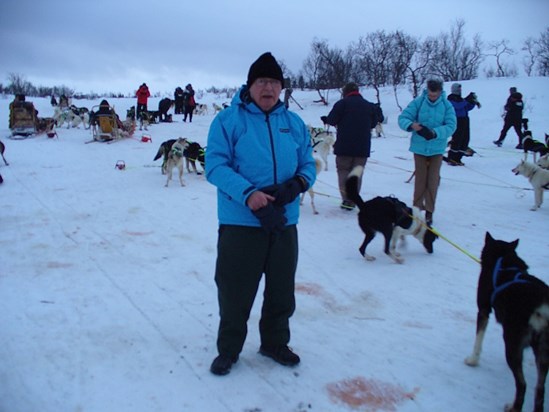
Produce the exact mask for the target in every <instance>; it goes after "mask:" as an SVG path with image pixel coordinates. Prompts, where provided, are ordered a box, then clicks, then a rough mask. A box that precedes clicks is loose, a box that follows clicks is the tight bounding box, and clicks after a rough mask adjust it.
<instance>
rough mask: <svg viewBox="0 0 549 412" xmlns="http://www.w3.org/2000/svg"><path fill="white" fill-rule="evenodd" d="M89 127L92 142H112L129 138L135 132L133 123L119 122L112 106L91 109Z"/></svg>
mask: <svg viewBox="0 0 549 412" xmlns="http://www.w3.org/2000/svg"><path fill="white" fill-rule="evenodd" d="M90 125H91V129H92V136H93V139H92V141H93V142H113V141H116V140H120V139H122V138H125V137H129V136H131V135H132V134H133V132H134V130H135V123H134V122H131V121H129V122H126V123H122V122H120V120H119V119H118V116H117V115H116V112H115V111H114V107H112V106H94V107H92V110H91V113H90ZM121 125H123V126H125V127H126V128H127V130H124V129H123V128H122V127H120V126H121ZM86 143H89V142H86Z"/></svg>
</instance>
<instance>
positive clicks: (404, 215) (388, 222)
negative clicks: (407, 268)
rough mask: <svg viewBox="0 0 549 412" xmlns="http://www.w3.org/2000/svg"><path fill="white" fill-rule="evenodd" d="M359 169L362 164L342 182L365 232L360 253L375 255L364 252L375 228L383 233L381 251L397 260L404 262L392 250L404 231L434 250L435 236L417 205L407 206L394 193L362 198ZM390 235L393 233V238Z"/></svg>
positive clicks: (429, 250) (430, 250)
mask: <svg viewBox="0 0 549 412" xmlns="http://www.w3.org/2000/svg"><path fill="white" fill-rule="evenodd" d="M362 169H363V167H362V166H356V167H355V168H354V169H353V170H352V171H351V173H350V174H349V177H348V178H347V181H346V183H345V190H346V192H347V196H348V197H349V199H351V200H352V201H353V202H354V203H355V204H356V205H357V206H358V208H359V213H358V225H359V226H360V228H361V229H362V231H363V232H364V234H365V235H366V236H365V238H364V242H362V245H361V246H360V248H359V249H358V250H359V251H360V254H361V255H362V256H364V257H365V258H366V260H370V261H372V260H375V257H373V256H370V255H368V254H367V253H366V247H367V246H368V244H369V243H370V242H371V241H372V239H373V238H374V236H375V234H376V232H380V233H381V234H383V236H384V237H385V248H384V252H385V254H386V255H387V256H389V257H390V258H391V259H393V260H394V261H395V262H396V263H403V262H404V259H403V258H402V257H401V256H400V255H399V254H397V253H395V248H396V241H397V240H398V238H399V237H401V236H403V235H413V236H414V237H416V238H417V239H418V240H419V241H420V242H421V243H422V244H423V246H424V247H425V250H427V252H428V253H433V243H434V241H435V240H436V239H437V237H438V236H437V235H435V234H434V233H433V232H432V231H431V230H429V229H430V228H429V226H428V225H427V224H426V223H425V218H424V216H422V215H421V213H420V211H419V209H417V208H415V209H413V208H410V207H408V206H407V205H406V204H405V203H404V202H401V201H400V200H398V199H397V198H396V197H381V196H377V197H375V198H373V199H371V200H368V201H367V202H364V201H363V200H362V198H361V197H360V194H359V193H358V179H359V177H360V176H362ZM393 237H395V239H394V242H393ZM391 245H392V246H391Z"/></svg>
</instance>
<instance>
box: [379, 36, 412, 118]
mask: <svg viewBox="0 0 549 412" xmlns="http://www.w3.org/2000/svg"><path fill="white" fill-rule="evenodd" d="M391 37H392V39H391V41H392V43H393V46H392V52H391V55H390V57H389V69H390V72H389V76H390V82H391V85H392V86H393V93H394V96H395V101H396V104H397V107H398V108H399V110H400V111H402V107H401V106H400V103H399V101H398V93H397V92H398V86H400V85H401V84H405V83H406V76H407V74H408V73H409V74H410V75H412V76H413V75H414V71H413V69H412V68H411V64H412V60H413V58H414V55H416V53H417V52H418V49H419V42H418V40H417V39H416V38H414V37H412V36H409V35H407V34H405V33H403V32H401V31H400V30H397V31H396V32H395V33H393V34H392V36H391ZM379 103H381V102H379Z"/></svg>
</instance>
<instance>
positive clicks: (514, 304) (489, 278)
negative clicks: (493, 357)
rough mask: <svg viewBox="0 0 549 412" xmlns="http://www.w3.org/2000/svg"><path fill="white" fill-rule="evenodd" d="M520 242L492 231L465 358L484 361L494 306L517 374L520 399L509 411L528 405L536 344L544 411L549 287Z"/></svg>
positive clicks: (538, 410) (538, 411)
mask: <svg viewBox="0 0 549 412" xmlns="http://www.w3.org/2000/svg"><path fill="white" fill-rule="evenodd" d="M518 242H519V241H518V239H517V240H515V241H513V242H505V241H503V240H496V239H494V238H493V237H492V236H491V235H490V233H488V232H486V238H485V242H484V248H483V249H482V255H481V270H480V276H479V279H478V290H477V306H478V314H477V329H476V339H475V345H474V347H473V353H472V354H471V355H470V356H469V357H467V358H466V359H465V363H466V364H467V365H469V366H477V365H478V363H479V359H480V352H481V350H482V342H483V340H484V334H485V332H486V328H487V326H488V319H489V317H490V313H491V312H492V309H494V312H495V314H496V320H497V321H498V323H501V325H502V326H503V340H504V342H505V358H506V359H507V364H508V365H509V368H510V369H511V371H512V372H513V376H514V377H515V388H516V392H515V400H514V402H513V404H512V405H507V406H506V407H505V411H509V412H512V411H515V412H517V411H521V410H522V405H523V403H524V394H525V392H526V380H525V379H524V373H523V370H522V357H523V352H524V349H525V348H526V347H528V346H531V347H532V349H533V351H534V356H535V358H536V367H537V370H538V380H537V384H536V395H535V404H534V412H543V410H544V409H543V401H544V398H545V379H546V377H547V369H548V368H549V287H548V286H547V285H546V284H545V283H544V282H542V281H541V280H539V279H538V278H536V277H534V276H532V275H530V274H529V273H528V265H527V264H526V263H525V262H524V261H523V260H522V259H521V258H520V257H519V256H518V255H517V253H516V248H517V246H518Z"/></svg>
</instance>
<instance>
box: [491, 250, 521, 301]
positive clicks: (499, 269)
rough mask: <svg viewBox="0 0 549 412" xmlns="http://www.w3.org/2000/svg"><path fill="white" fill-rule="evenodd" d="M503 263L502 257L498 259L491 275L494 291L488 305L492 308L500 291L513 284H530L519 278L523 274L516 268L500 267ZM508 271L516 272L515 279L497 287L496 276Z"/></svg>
mask: <svg viewBox="0 0 549 412" xmlns="http://www.w3.org/2000/svg"><path fill="white" fill-rule="evenodd" d="M502 262H503V257H500V258H499V259H498V260H497V261H496V264H495V266H494V273H493V275H492V282H493V285H494V291H493V292H492V296H491V297H490V305H491V306H492V307H494V302H495V300H496V296H497V295H498V293H500V292H501V291H502V290H504V289H507V288H508V287H509V286H511V285H515V284H518V283H530V282H529V281H528V280H526V279H522V278H521V276H522V275H523V273H522V272H521V271H520V269H519V268H518V267H516V266H512V267H510V268H502V267H501V263H502ZM509 271H515V272H517V274H516V275H515V277H514V278H513V279H511V280H509V281H507V282H505V283H502V284H501V285H499V286H497V281H498V275H499V274H500V273H501V272H509Z"/></svg>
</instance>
